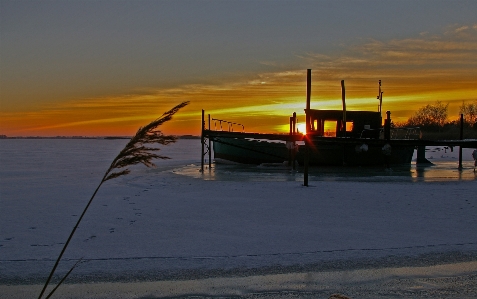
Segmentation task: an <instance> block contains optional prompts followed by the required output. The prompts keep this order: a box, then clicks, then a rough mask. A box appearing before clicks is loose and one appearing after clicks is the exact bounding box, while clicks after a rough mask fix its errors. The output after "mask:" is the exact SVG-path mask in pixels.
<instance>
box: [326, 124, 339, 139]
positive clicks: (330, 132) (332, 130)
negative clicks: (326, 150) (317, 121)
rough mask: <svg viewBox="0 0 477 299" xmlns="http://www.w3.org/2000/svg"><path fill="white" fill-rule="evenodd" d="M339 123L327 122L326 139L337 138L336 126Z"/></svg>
mask: <svg viewBox="0 0 477 299" xmlns="http://www.w3.org/2000/svg"><path fill="white" fill-rule="evenodd" d="M337 124H338V122H337V121H336V120H326V121H325V125H324V129H325V130H324V134H323V136H325V137H336V125H337Z"/></svg>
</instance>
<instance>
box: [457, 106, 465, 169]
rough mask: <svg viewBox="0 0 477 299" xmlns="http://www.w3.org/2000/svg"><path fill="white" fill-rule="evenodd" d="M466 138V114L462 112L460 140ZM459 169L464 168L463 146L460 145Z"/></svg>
mask: <svg viewBox="0 0 477 299" xmlns="http://www.w3.org/2000/svg"><path fill="white" fill-rule="evenodd" d="M463 139H464V114H460V140H463ZM458 168H459V170H462V169H463V167H462V146H459V167H458Z"/></svg>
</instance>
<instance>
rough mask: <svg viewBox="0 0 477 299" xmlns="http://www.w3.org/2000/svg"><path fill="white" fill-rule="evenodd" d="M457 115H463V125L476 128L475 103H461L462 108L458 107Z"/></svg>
mask: <svg viewBox="0 0 477 299" xmlns="http://www.w3.org/2000/svg"><path fill="white" fill-rule="evenodd" d="M459 114H463V115H464V121H465V123H466V124H467V125H468V126H470V127H476V126H477V101H474V103H471V104H466V103H465V102H462V106H460V109H459Z"/></svg>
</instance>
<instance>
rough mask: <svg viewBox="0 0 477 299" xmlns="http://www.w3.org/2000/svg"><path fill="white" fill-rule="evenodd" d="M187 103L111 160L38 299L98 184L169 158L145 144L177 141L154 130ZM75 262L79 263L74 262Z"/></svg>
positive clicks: (145, 129)
mask: <svg viewBox="0 0 477 299" xmlns="http://www.w3.org/2000/svg"><path fill="white" fill-rule="evenodd" d="M188 104H189V102H188V101H187V102H182V103H180V104H179V105H177V106H175V107H174V108H172V109H171V110H169V111H167V112H165V113H164V114H162V116H161V117H159V118H158V119H156V120H154V121H152V122H151V123H149V124H148V125H146V126H144V127H140V128H139V129H138V131H137V133H136V135H134V136H133V137H132V138H131V140H129V142H128V143H127V144H126V146H125V147H124V148H123V149H122V150H121V151H120V152H119V154H118V155H117V156H116V158H114V160H113V162H112V163H111V165H110V166H109V168H108V170H107V171H106V173H105V174H104V176H103V178H102V180H101V182H100V183H99V185H98V187H97V188H96V190H95V191H94V193H93V195H92V196H91V198H90V200H89V201H88V203H87V205H86V207H85V208H84V210H83V213H82V214H81V216H80V217H79V219H78V221H77V222H76V225H75V226H74V227H73V230H72V231H71V233H70V235H69V237H68V240H67V241H66V243H65V245H64V246H63V249H62V250H61V253H60V255H59V256H58V258H57V260H56V262H55V265H54V266H53V269H52V270H51V272H50V275H49V276H48V279H47V280H46V282H45V285H44V286H43V289H42V290H41V293H40V295H39V296H38V299H41V298H42V296H43V294H44V293H45V290H46V288H47V287H48V284H49V283H50V281H51V278H52V277H53V274H54V273H55V270H56V268H57V267H58V264H59V263H60V260H61V258H62V256H63V254H64V253H65V251H66V248H67V247H68V244H69V243H70V241H71V239H72V238H73V235H74V233H75V232H76V229H77V228H78V225H79V224H80V222H81V220H82V219H83V216H84V215H85V213H86V211H87V210H88V208H89V206H90V205H91V202H92V201H93V199H94V197H95V196H96V193H97V192H98V190H99V188H100V187H101V185H103V183H104V182H106V181H108V180H111V179H114V178H117V177H120V176H123V175H126V174H128V173H130V170H129V169H128V168H127V167H128V166H132V165H136V164H140V163H142V164H144V165H145V166H147V167H155V166H156V165H155V164H154V163H153V162H152V160H153V159H169V157H165V156H161V155H158V154H156V153H155V152H157V151H159V150H160V148H156V147H150V146H147V145H148V144H156V143H158V144H162V145H168V144H170V143H174V142H176V140H177V137H175V136H172V135H164V134H163V133H162V132H161V131H160V130H159V129H158V127H159V126H160V125H162V124H163V123H165V122H167V121H169V120H171V119H172V116H173V115H174V114H175V113H176V112H177V111H179V110H180V109H181V108H183V107H185V106H187V105H188ZM78 262H79V261H78ZM78 262H77V263H76V264H75V265H74V266H73V267H72V268H71V269H70V271H68V273H67V274H66V275H65V276H64V277H63V278H62V279H61V280H60V282H59V283H58V284H57V286H56V287H55V288H54V289H53V290H52V291H51V292H50V293H49V294H48V296H46V297H45V298H46V299H48V298H50V297H51V295H53V293H54V292H55V291H56V290H57V289H58V287H59V285H60V284H61V283H63V281H64V280H65V279H66V277H67V276H68V275H69V274H70V273H71V271H72V270H73V269H74V268H75V267H76V266H77V265H78Z"/></svg>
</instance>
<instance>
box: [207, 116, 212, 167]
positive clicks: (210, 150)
mask: <svg viewBox="0 0 477 299" xmlns="http://www.w3.org/2000/svg"><path fill="white" fill-rule="evenodd" d="M209 131H210V114H209ZM208 139H209V149H208V150H209V171H210V168H211V167H212V147H211V145H212V142H211V140H210V135H209V138H208Z"/></svg>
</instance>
